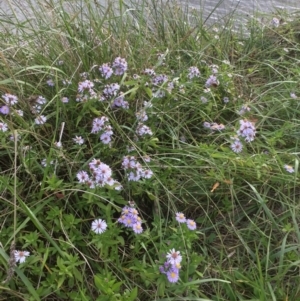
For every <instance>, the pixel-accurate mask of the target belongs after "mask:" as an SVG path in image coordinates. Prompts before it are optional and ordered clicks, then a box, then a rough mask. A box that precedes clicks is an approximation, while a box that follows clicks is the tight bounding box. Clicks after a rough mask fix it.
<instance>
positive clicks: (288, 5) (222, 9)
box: [0, 0, 300, 22]
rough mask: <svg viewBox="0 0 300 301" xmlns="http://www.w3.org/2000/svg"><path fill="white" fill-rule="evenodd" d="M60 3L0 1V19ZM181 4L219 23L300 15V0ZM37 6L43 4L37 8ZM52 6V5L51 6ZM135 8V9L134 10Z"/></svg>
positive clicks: (75, 1)
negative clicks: (261, 16) (228, 18)
mask: <svg viewBox="0 0 300 301" xmlns="http://www.w3.org/2000/svg"><path fill="white" fill-rule="evenodd" d="M85 1H86V0H64V1H62V2H63V3H64V7H65V9H66V10H67V9H68V5H72V7H74V5H75V6H78V8H79V7H80V6H81V7H84V4H85ZM90 1H91V3H94V2H96V3H98V4H100V5H103V6H105V5H107V3H112V4H116V5H118V3H119V0H90ZM123 1H124V2H125V3H131V5H132V6H134V4H132V3H133V1H132V0H123ZM142 1H143V0H141V1H139V0H134V2H136V3H141V2H142ZM149 1H151V2H152V3H153V2H154V3H155V2H157V3H159V2H161V0H149ZM163 1H164V2H174V0H173V1H169V0H163ZM58 2H59V0H0V16H1V17H2V18H3V17H4V18H5V17H9V16H14V17H17V18H20V19H26V18H27V17H28V16H31V15H33V16H34V14H33V13H32V12H33V10H34V9H36V7H37V6H38V7H40V8H43V7H45V10H47V9H48V8H49V7H53V3H58ZM177 2H178V3H179V4H180V5H182V6H183V7H185V8H188V9H189V10H191V9H196V10H197V11H199V13H200V11H201V13H202V15H203V16H204V17H205V18H207V17H209V20H210V21H212V22H214V21H219V20H221V19H222V18H224V17H226V16H228V15H229V14H231V13H232V12H235V16H238V19H239V20H243V18H248V17H251V16H253V15H254V14H255V13H256V12H268V13H270V12H273V13H274V16H276V11H277V10H278V11H280V10H282V9H284V10H287V11H288V12H289V13H290V14H292V13H293V12H295V11H300V0H177ZM35 3H39V5H36V4H35ZM49 4H50V5H49ZM133 8H134V7H133Z"/></svg>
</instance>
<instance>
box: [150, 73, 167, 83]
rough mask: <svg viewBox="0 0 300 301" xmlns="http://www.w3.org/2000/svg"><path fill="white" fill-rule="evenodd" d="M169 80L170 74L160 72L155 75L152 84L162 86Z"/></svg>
mask: <svg viewBox="0 0 300 301" xmlns="http://www.w3.org/2000/svg"><path fill="white" fill-rule="evenodd" d="M167 81H168V76H167V75H165V74H159V75H155V76H154V77H153V79H152V84H153V85H155V86H160V85H162V84H163V83H166V82H167Z"/></svg>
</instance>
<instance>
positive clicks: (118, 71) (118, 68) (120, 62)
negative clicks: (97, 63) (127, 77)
mask: <svg viewBox="0 0 300 301" xmlns="http://www.w3.org/2000/svg"><path fill="white" fill-rule="evenodd" d="M112 68H113V70H114V73H115V75H122V74H124V73H125V72H126V70H127V62H126V60H125V59H123V58H121V57H117V58H115V60H114V62H113V65H112Z"/></svg>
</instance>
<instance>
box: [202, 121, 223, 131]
mask: <svg viewBox="0 0 300 301" xmlns="http://www.w3.org/2000/svg"><path fill="white" fill-rule="evenodd" d="M203 126H204V127H205V128H207V129H211V130H212V131H222V130H224V129H225V125H224V124H222V123H220V124H218V123H216V122H212V123H209V122H207V121H205V122H204V123H203Z"/></svg>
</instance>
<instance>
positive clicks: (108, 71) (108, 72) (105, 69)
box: [99, 63, 114, 79]
mask: <svg viewBox="0 0 300 301" xmlns="http://www.w3.org/2000/svg"><path fill="white" fill-rule="evenodd" d="M99 71H100V73H101V75H102V76H103V77H104V78H105V79H109V78H110V77H111V76H112V75H113V73H114V71H113V69H112V68H111V67H110V66H109V64H107V63H105V64H103V65H102V66H100V67H99Z"/></svg>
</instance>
